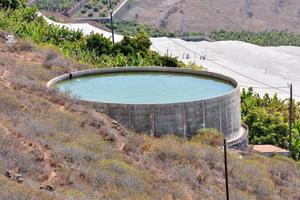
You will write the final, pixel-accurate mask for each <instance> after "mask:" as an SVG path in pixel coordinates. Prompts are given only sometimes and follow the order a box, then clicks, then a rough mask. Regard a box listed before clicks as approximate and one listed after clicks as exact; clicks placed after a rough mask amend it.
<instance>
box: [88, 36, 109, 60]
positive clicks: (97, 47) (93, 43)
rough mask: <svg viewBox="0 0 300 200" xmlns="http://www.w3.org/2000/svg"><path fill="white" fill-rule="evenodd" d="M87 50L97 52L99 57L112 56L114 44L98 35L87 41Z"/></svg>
mask: <svg viewBox="0 0 300 200" xmlns="http://www.w3.org/2000/svg"><path fill="white" fill-rule="evenodd" d="M86 46H87V49H88V50H90V51H95V52H96V53H97V54H98V55H102V54H110V53H111V49H112V42H111V41H110V39H107V38H106V37H104V36H103V35H100V34H98V33H96V34H93V35H91V36H89V37H88V38H87V40H86Z"/></svg>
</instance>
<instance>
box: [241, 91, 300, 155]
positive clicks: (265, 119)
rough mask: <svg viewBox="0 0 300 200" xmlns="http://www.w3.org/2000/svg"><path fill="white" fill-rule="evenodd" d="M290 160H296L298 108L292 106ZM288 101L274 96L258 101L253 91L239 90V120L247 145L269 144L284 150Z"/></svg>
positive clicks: (299, 146)
mask: <svg viewBox="0 0 300 200" xmlns="http://www.w3.org/2000/svg"><path fill="white" fill-rule="evenodd" d="M292 106H293V116H292V118H293V121H295V123H294V126H293V134H292V152H291V153H292V156H293V158H294V159H295V160H299V156H300V155H299V154H300V134H299V133H300V120H299V109H300V107H299V104H298V103H295V102H294V103H293V105H292ZM288 108H289V101H287V100H280V99H279V98H278V97H277V95H274V96H273V97H270V96H269V95H267V94H266V95H264V96H263V97H260V96H259V95H258V94H255V93H254V92H253V89H252V88H250V89H249V90H245V89H243V91H242V94H241V111H242V119H243V121H244V122H245V123H246V124H247V125H248V126H249V140H250V143H251V144H273V145H276V146H280V147H282V148H288V141H289V128H288V122H289V113H288Z"/></svg>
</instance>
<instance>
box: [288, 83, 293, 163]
mask: <svg viewBox="0 0 300 200" xmlns="http://www.w3.org/2000/svg"><path fill="white" fill-rule="evenodd" d="M289 89H290V107H289V111H290V117H289V131H290V132H289V134H290V141H289V150H290V157H292V123H293V122H292V121H293V84H292V83H291V84H290V85H289Z"/></svg>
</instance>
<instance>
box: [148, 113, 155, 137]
mask: <svg viewBox="0 0 300 200" xmlns="http://www.w3.org/2000/svg"><path fill="white" fill-rule="evenodd" d="M149 117H150V127H151V130H150V135H151V136H154V132H155V115H154V113H153V112H150V116H149Z"/></svg>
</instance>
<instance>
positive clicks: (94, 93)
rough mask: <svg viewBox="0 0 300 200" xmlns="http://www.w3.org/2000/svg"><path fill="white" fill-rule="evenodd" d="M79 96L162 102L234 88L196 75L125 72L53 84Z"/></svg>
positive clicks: (87, 98) (205, 96)
mask: <svg viewBox="0 0 300 200" xmlns="http://www.w3.org/2000/svg"><path fill="white" fill-rule="evenodd" d="M56 87H57V88H58V89H59V90H60V91H62V92H70V93H71V94H72V95H74V96H76V97H78V98H79V99H82V100H88V101H96V102H105V103H122V104H163V103H177V102H187V101H195V100H200V99H207V98H211V97H216V96H220V95H223V94H225V93H228V92H230V91H231V90H233V89H234V86H232V85H231V84H229V83H225V82H222V81H220V80H218V79H213V78H208V77H206V76H200V75H189V74H179V73H165V72H127V73H124V72H122V73H108V74H98V75H89V76H83V77H78V78H73V79H69V80H65V81H62V82H59V83H57V84H56Z"/></svg>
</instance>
